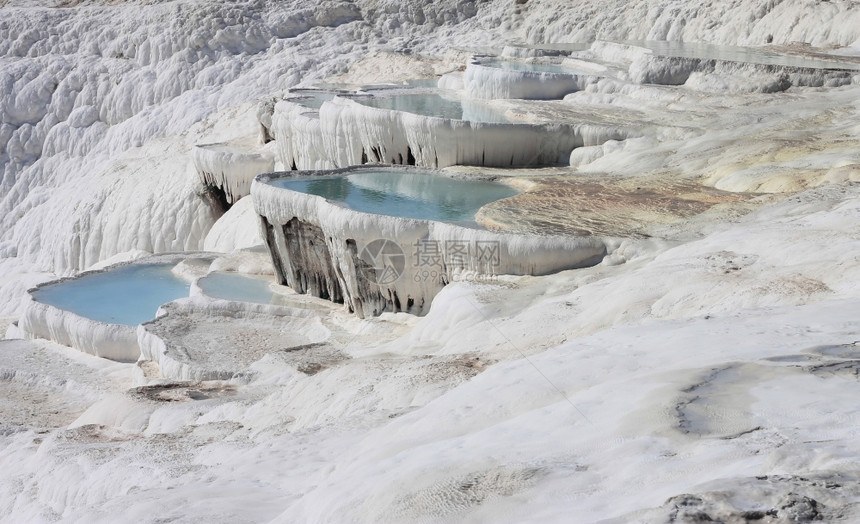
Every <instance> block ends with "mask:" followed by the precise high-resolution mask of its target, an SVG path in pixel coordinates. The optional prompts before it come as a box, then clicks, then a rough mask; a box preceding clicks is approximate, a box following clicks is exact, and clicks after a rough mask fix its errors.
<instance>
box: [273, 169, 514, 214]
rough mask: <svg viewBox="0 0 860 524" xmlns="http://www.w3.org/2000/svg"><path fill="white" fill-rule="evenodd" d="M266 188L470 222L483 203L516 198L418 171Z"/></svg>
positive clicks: (492, 186)
mask: <svg viewBox="0 0 860 524" xmlns="http://www.w3.org/2000/svg"><path fill="white" fill-rule="evenodd" d="M269 183H270V184H272V185H274V186H276V187H281V188H284V189H290V190H293V191H299V192H301V193H308V194H311V195H317V196H321V197H324V198H327V199H329V200H334V201H338V202H342V203H344V204H345V205H346V206H347V207H349V208H350V209H354V210H355V211H362V212H365V213H375V214H379V215H391V216H397V217H403V218H418V219H423V220H436V221H440V222H463V223H470V224H471V223H472V222H473V221H474V218H475V213H476V212H477V211H478V209H480V208H481V207H482V206H484V205H485V204H488V203H490V202H493V201H495V200H499V199H502V198H507V197H510V196H514V195H516V194H517V191H516V190H515V189H513V188H511V187H510V186H507V185H505V184H501V183H498V182H491V181H485V180H459V179H453V178H449V177H446V176H442V175H438V174H434V173H432V172H422V171H406V172H404V171H396V170H372V169H369V170H361V171H357V172H354V173H349V174H346V175H342V176H328V177H316V178H281V179H275V180H272V181H271V182H269Z"/></svg>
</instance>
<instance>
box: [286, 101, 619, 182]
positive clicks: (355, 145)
mask: <svg viewBox="0 0 860 524" xmlns="http://www.w3.org/2000/svg"><path fill="white" fill-rule="evenodd" d="M422 95H426V96H427V97H439V96H440V95H439V94H437V93H436V92H433V91H428V90H410V91H408V92H406V93H403V92H395V91H392V90H386V91H382V92H377V93H376V94H374V95H372V96H373V97H374V98H376V97H378V98H381V99H385V98H389V97H396V96H407V97H412V96H422ZM447 96H450V97H453V99H454V100H458V95H456V94H448V95H447ZM370 102H372V100H371V101H366V102H365V103H362V99H361V98H356V99H350V98H343V97H339V96H338V97H335V98H334V99H332V100H331V101H326V102H324V103H322V105H321V107H320V108H319V110H318V111H313V110H310V109H309V108H308V107H306V106H304V105H302V104H301V103H300V102H298V101H291V100H289V99H288V100H285V101H281V102H278V103H277V104H276V105H275V108H274V115H273V117H272V134H273V135H274V137H275V140H276V142H277V147H278V159H279V161H280V163H281V165H283V166H284V167H285V168H292V169H305V170H307V169H332V168H340V167H347V166H352V165H360V164H364V163H367V162H381V163H391V164H411V165H417V166H424V167H434V168H443V167H448V166H452V165H479V166H499V167H504V166H534V165H554V164H559V163H562V164H563V163H566V162H567V159H568V157H569V156H570V152H571V151H572V150H573V149H574V148H576V147H580V146H583V145H599V144H602V143H603V142H605V141H607V140H620V139H624V138H626V137H627V136H628V134H629V133H630V130H626V129H622V128H618V127H614V126H612V125H610V124H607V125H600V123H596V124H595V123H590V122H589V123H575V122H571V123H551V122H546V123H528V122H522V123H515V122H514V121H511V122H508V123H499V122H497V121H491V122H487V121H482V117H484V116H485V115H487V113H488V112H490V113H498V112H499V110H492V106H489V105H488V103H486V102H480V101H471V102H470V101H469V100H465V101H464V102H462V103H463V109H462V115H461V116H457V117H454V118H450V117H448V118H446V117H437V116H427V115H424V114H416V113H414V112H408V111H405V110H393V109H385V108H381V107H371V106H369V105H367V104H368V103H370ZM393 105H395V106H396V104H393ZM488 110H489V111H488ZM470 111H471V113H472V115H470ZM501 112H502V113H503V112H504V110H501ZM470 116H472V117H474V118H475V119H474V120H469V118H470ZM494 120H496V119H495V118H494Z"/></svg>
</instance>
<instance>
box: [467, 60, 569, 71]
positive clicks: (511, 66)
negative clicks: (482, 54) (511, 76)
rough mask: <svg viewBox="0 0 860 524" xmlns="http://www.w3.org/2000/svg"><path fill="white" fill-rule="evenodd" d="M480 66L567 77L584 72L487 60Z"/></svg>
mask: <svg viewBox="0 0 860 524" xmlns="http://www.w3.org/2000/svg"><path fill="white" fill-rule="evenodd" d="M478 65H481V66H484V67H494V68H497V69H504V70H507V71H525V72H532V73H557V74H565V75H575V74H582V71H577V70H576V69H573V68H570V67H565V66H562V65H556V64H535V63H526V62H514V61H507V60H487V61H481V62H478Z"/></svg>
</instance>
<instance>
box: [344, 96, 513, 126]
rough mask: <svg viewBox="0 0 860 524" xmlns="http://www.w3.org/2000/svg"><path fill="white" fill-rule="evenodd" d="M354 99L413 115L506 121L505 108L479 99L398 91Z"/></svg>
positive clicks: (493, 121)
mask: <svg viewBox="0 0 860 524" xmlns="http://www.w3.org/2000/svg"><path fill="white" fill-rule="evenodd" d="M355 101H356V102H358V103H360V104H364V105H366V106H370V107H376V108H378V109H390V110H392V111H403V112H405V113H413V114H416V115H423V116H432V117H437V118H451V119H453V120H472V121H475V122H489V123H496V124H509V123H511V121H510V120H509V119H508V118H507V117H505V111H504V110H502V109H498V108H496V107H493V106H492V105H491V104H488V103H486V102H483V101H480V100H458V99H455V98H446V97H444V96H441V95H438V94H435V93H401V94H395V95H391V96H388V95H385V96H374V97H367V98H356V99H355Z"/></svg>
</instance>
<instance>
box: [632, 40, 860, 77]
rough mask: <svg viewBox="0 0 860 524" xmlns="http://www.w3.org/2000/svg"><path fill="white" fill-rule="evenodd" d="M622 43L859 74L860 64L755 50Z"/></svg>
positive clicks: (685, 54) (704, 56) (663, 51)
mask: <svg viewBox="0 0 860 524" xmlns="http://www.w3.org/2000/svg"><path fill="white" fill-rule="evenodd" d="M624 43H626V44H631V45H636V46H639V47H645V48H647V49H651V50H652V51H654V53H656V54H658V55H665V56H680V57H684V58H702V59H715V60H726V61H731V62H746V63H750V64H763V65H777V66H785V67H809V68H813V69H829V68H836V69H854V70H860V64H855V63H850V62H840V61H839V60H824V59H818V58H814V57H805V56H796V55H786V54H781V53H776V52H773V51H768V50H767V49H759V48H755V47H736V46H723V45H713V44H700V43H692V42H664V41H652V40H646V41H638V40H635V41H628V42H624Z"/></svg>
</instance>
